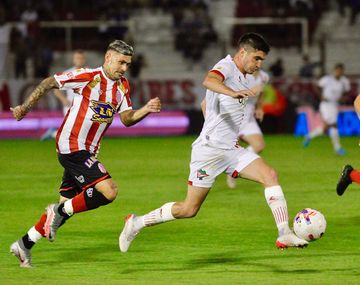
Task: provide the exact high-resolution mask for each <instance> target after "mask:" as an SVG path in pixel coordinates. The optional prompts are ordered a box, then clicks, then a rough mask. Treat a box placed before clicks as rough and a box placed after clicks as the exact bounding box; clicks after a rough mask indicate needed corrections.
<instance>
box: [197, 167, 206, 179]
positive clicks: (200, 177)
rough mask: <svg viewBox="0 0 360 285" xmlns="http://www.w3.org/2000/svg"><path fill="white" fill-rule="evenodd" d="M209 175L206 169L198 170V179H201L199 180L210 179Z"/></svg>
mask: <svg viewBox="0 0 360 285" xmlns="http://www.w3.org/2000/svg"><path fill="white" fill-rule="evenodd" d="M208 176H209V174H207V173H206V171H205V170H204V169H198V171H197V173H196V177H197V178H199V180H203V179H204V178H205V177H208Z"/></svg>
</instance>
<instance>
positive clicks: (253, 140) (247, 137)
mask: <svg viewBox="0 0 360 285" xmlns="http://www.w3.org/2000/svg"><path fill="white" fill-rule="evenodd" d="M247 77H248V80H249V81H250V82H249V86H251V87H255V86H261V91H260V92H259V93H258V94H256V96H255V97H249V99H248V101H247V104H246V107H245V117H246V119H245V124H244V126H243V127H242V128H241V130H240V132H239V138H240V139H241V140H242V141H244V142H246V143H247V144H248V146H247V149H248V150H250V151H252V152H255V153H260V152H262V151H263V150H264V148H265V141H264V136H263V133H262V131H261V129H260V126H259V124H258V122H257V120H259V121H260V122H261V121H262V120H263V118H264V111H263V109H262V96H263V92H262V91H263V90H262V89H263V87H264V86H265V85H266V84H267V83H268V82H269V75H268V74H267V73H266V72H265V71H263V70H259V71H257V72H254V73H253V74H249V75H247ZM226 178H227V179H226V183H227V185H228V187H229V188H235V187H236V179H235V178H233V177H232V176H231V175H227V177H226Z"/></svg>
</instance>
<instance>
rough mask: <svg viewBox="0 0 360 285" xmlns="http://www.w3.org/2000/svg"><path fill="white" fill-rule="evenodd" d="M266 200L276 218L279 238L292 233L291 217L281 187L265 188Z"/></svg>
mask: <svg viewBox="0 0 360 285" xmlns="http://www.w3.org/2000/svg"><path fill="white" fill-rule="evenodd" d="M265 198H266V202H267V203H268V205H269V207H270V209H271V211H272V214H273V216H274V219H275V223H276V226H277V228H278V231H279V236H282V235H284V234H286V233H288V232H290V228H289V215H288V210H287V205H286V200H285V197H284V193H283V191H282V189H281V186H280V185H276V186H271V187H267V188H265Z"/></svg>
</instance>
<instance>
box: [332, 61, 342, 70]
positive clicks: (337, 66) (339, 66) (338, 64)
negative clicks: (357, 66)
mask: <svg viewBox="0 0 360 285" xmlns="http://www.w3.org/2000/svg"><path fill="white" fill-rule="evenodd" d="M334 68H335V69H338V68H341V69H345V65H344V64H343V63H341V62H338V63H337V64H335V67H334Z"/></svg>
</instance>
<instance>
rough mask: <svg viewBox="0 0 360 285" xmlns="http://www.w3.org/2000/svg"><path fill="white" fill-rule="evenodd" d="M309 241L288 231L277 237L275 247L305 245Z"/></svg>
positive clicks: (301, 246)
mask: <svg viewBox="0 0 360 285" xmlns="http://www.w3.org/2000/svg"><path fill="white" fill-rule="evenodd" d="M308 244H309V243H308V242H307V241H306V240H303V239H301V238H298V237H297V236H296V235H295V234H294V233H289V234H285V235H282V236H280V237H278V239H277V240H276V247H277V248H280V249H283V248H288V247H300V248H303V247H306V246H307V245H308Z"/></svg>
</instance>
